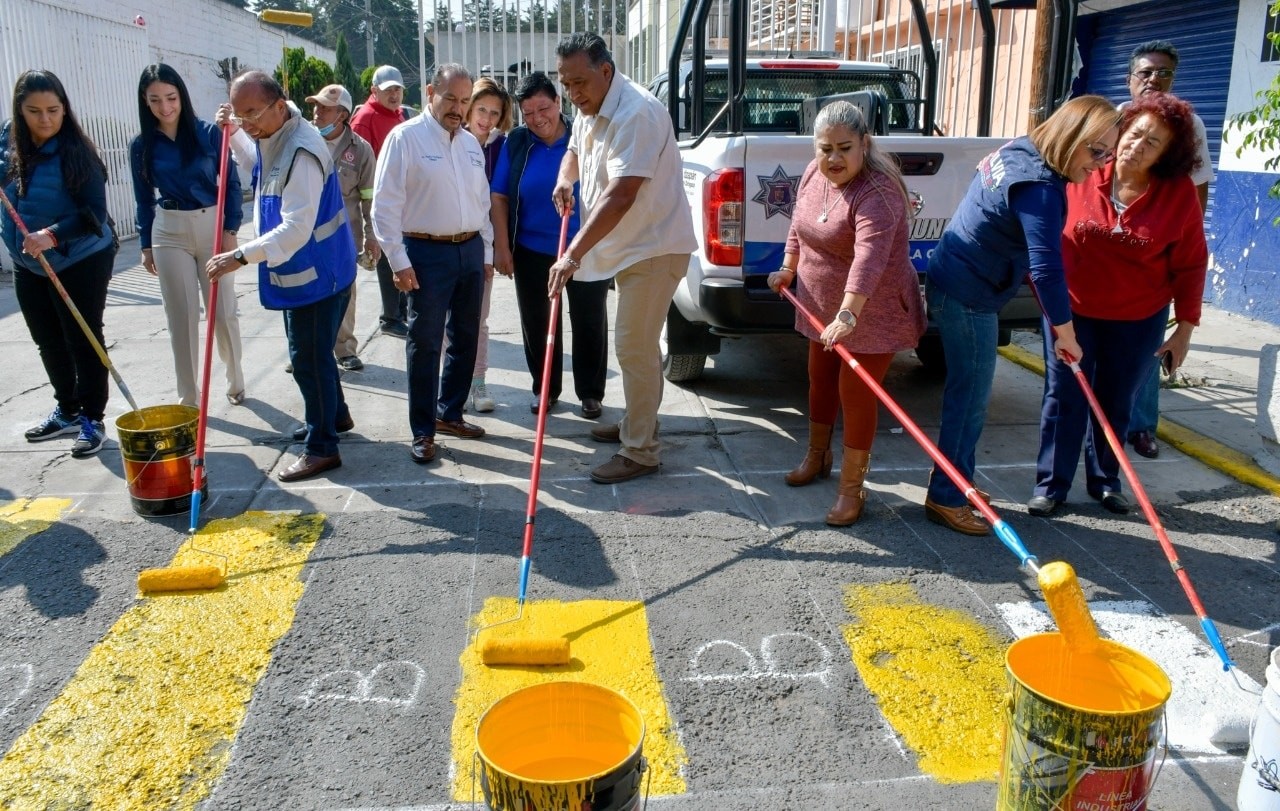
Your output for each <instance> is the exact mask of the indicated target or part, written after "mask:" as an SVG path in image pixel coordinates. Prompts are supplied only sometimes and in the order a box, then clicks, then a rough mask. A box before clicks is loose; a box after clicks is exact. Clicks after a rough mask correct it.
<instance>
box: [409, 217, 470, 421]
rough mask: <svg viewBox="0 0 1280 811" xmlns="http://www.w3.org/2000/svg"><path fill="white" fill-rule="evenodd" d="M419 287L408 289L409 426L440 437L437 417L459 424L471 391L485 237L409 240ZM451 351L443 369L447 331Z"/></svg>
mask: <svg viewBox="0 0 1280 811" xmlns="http://www.w3.org/2000/svg"><path fill="white" fill-rule="evenodd" d="M405 251H406V252H407V253H408V254H409V264H410V265H412V266H413V272H414V275H416V276H417V277H418V289H417V290H413V291H410V292H409V293H408V298H409V338H408V340H407V341H406V342H405V359H406V361H405V362H406V366H407V368H408V371H409V430H410V431H411V432H412V434H413V436H414V437H415V438H417V437H420V436H435V435H436V419H442V420H446V421H448V422H458V421H460V420H461V419H462V406H463V405H464V404H465V403H466V401H467V395H468V394H469V393H470V391H471V374H472V372H474V371H475V367H476V342H477V341H478V340H479V338H480V304H481V300H482V298H483V297H484V241H483V240H481V239H480V237H472V238H471V239H469V240H467V241H466V242H459V243H456V244H455V243H450V242H431V241H429V240H425V239H414V238H412V237H410V238H406V239H405ZM446 330H448V333H449V349H448V350H447V351H446V352H445V353H444V371H443V372H442V371H441V369H440V346H441V344H442V343H443V342H444V335H445V331H446Z"/></svg>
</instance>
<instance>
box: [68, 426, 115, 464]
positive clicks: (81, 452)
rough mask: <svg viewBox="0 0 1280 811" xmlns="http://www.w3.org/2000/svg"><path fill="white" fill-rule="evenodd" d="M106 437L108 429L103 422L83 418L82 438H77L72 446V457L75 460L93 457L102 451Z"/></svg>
mask: <svg viewBox="0 0 1280 811" xmlns="http://www.w3.org/2000/svg"><path fill="white" fill-rule="evenodd" d="M106 435H107V429H106V427H105V426H104V425H103V424H102V423H101V422H98V421H97V420H91V419H89V418H88V417H81V418H80V436H78V437H76V441H75V444H74V445H72V446H71V456H72V457H73V458H75V459H83V458H85V457H86V456H93V455H94V454H95V453H97V452H98V451H100V450H102V440H103V439H104V438H105V437H106Z"/></svg>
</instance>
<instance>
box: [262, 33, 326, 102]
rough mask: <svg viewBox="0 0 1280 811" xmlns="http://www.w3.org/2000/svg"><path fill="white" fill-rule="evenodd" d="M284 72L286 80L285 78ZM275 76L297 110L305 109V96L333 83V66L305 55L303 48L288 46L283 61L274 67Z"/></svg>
mask: <svg viewBox="0 0 1280 811" xmlns="http://www.w3.org/2000/svg"><path fill="white" fill-rule="evenodd" d="M286 68H287V70H286ZM286 73H287V75H288V81H286V80H285V76H286ZM275 78H276V81H277V82H280V84H281V85H283V86H284V87H285V95H286V96H288V98H289V100H290V101H292V102H293V103H294V104H296V105H297V106H298V109H299V110H305V109H306V106H307V96H311V95H314V94H315V93H316V92H317V91H318V90H319V89H320V88H322V87H324V86H325V85H327V84H333V68H331V67H329V63H328V62H324V61H322V60H321V59H319V58H317V57H314V56H307V52H306V49H304V48H289V49H288V50H286V51H285V59H284V62H283V63H282V64H281V66H280V67H278V68H276V72H275Z"/></svg>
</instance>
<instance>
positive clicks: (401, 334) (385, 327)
mask: <svg viewBox="0 0 1280 811" xmlns="http://www.w3.org/2000/svg"><path fill="white" fill-rule="evenodd" d="M381 332H382V334H383V335H391V336H393V337H396V338H408V337H409V326H408V325H407V324H405V323H404V322H403V321H384V322H382V328H381Z"/></svg>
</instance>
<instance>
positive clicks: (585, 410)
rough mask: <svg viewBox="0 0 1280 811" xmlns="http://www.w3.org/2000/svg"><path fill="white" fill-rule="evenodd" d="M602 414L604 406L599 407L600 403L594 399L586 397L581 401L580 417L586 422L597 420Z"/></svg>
mask: <svg viewBox="0 0 1280 811" xmlns="http://www.w3.org/2000/svg"><path fill="white" fill-rule="evenodd" d="M603 413H604V406H602V405H600V401H599V400H596V399H595V398H592V397H588V398H587V399H585V400H583V401H582V417H583V419H588V420H598V419H600V415H601V414H603Z"/></svg>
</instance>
